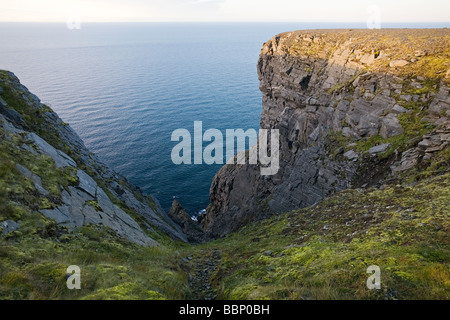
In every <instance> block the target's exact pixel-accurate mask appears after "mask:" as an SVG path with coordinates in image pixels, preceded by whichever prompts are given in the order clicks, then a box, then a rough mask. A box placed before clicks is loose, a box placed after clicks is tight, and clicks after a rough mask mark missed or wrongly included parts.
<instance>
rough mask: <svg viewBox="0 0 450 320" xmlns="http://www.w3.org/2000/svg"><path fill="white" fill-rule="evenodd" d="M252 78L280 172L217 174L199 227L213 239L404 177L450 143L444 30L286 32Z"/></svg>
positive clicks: (447, 35) (449, 44) (448, 42)
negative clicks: (273, 132) (274, 137)
mask: <svg viewBox="0 0 450 320" xmlns="http://www.w3.org/2000/svg"><path fill="white" fill-rule="evenodd" d="M258 74H259V79H260V82H261V85H260V89H261V92H262V95H263V111H262V115H261V128H264V129H279V130H280V135H281V137H280V166H281V168H280V170H279V172H278V174H277V175H275V176H270V177H267V176H266V177H263V176H261V175H260V170H259V168H258V167H257V166H254V165H226V166H225V167H223V168H222V169H221V170H220V171H219V173H218V174H217V175H216V177H215V178H214V181H213V183H212V186H211V195H210V202H211V205H210V206H209V208H208V210H207V214H206V217H205V218H204V219H203V221H202V225H203V228H204V230H205V231H206V232H207V233H208V234H209V235H210V236H213V237H217V236H223V235H225V234H227V233H229V232H231V231H234V230H236V229H238V228H239V227H241V226H243V225H245V224H246V223H248V222H250V221H254V220H259V219H263V218H266V217H268V216H270V215H272V214H275V213H282V212H286V211H289V210H292V209H296V208H301V207H306V206H310V205H313V204H315V203H317V202H319V201H320V200H322V199H323V198H325V197H327V196H329V195H331V194H333V193H335V192H337V191H340V190H343V189H347V188H352V187H367V186H374V185H375V186H380V185H382V184H383V183H385V182H388V181H391V180H392V181H393V180H395V179H400V178H401V173H402V172H404V171H406V170H411V169H414V168H415V167H416V166H418V165H420V164H421V163H422V162H423V160H426V159H430V158H432V157H433V153H435V152H437V151H440V150H442V149H444V148H446V147H447V145H448V144H449V142H450V140H449V139H450V135H449V134H450V121H449V117H450V97H449V87H448V84H449V77H450V31H449V30H447V29H441V30H378V31H373V30H345V31H344V30H334V31H332V30H329V31H327V30H317V31H297V32H289V33H283V34H280V35H278V36H276V37H274V38H272V39H271V40H270V41H268V42H267V43H265V44H264V46H263V49H262V51H261V55H260V59H259V61H258Z"/></svg>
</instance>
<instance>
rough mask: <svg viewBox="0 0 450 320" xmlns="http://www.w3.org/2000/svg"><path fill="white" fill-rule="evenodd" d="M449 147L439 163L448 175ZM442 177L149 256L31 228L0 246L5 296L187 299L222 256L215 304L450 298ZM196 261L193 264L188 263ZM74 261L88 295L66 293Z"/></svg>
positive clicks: (449, 204)
mask: <svg viewBox="0 0 450 320" xmlns="http://www.w3.org/2000/svg"><path fill="white" fill-rule="evenodd" d="M448 150H449V149H447V150H446V151H444V152H442V153H441V155H440V156H441V158H442V161H447V169H448V162H449V161H450V152H449V151H448ZM435 169H436V168H435V167H434V166H430V167H429V168H428V170H425V171H423V172H422V173H421V174H420V177H422V179H421V180H420V181H419V182H414V183H413V184H410V185H404V186H400V185H398V186H388V187H386V188H384V189H380V190H379V189H371V190H347V191H344V192H341V193H339V194H337V195H335V196H333V197H331V198H328V199H326V200H324V201H323V202H321V203H320V204H319V205H317V206H315V207H310V208H306V209H302V210H297V211H294V212H290V213H286V214H283V215H280V216H277V217H273V218H272V219H270V220H268V221H263V222H259V223H255V224H253V225H250V226H248V227H246V228H244V229H243V230H241V231H239V232H237V233H235V234H232V235H230V236H228V237H226V238H224V239H220V240H216V241H214V242H211V243H207V244H204V245H200V246H188V245H182V244H174V243H172V242H169V241H168V242H166V243H165V244H163V245H161V246H160V247H157V248H143V247H139V246H135V245H132V244H130V243H128V242H127V241H125V240H122V239H117V238H116V236H115V235H114V234H112V233H111V232H109V231H108V230H104V229H100V228H94V227H84V228H81V229H79V230H77V231H75V232H73V233H69V232H63V233H62V234H58V232H56V231H55V232H47V233H42V232H38V231H36V230H35V229H33V228H30V229H25V230H22V232H20V233H18V232H16V233H12V234H10V235H9V236H8V237H6V238H5V237H3V238H1V239H0V258H1V259H0V297H1V298H6V299H11V298H13V299H160V298H166V299H190V298H192V297H193V294H192V290H191V288H189V285H188V275H189V273H192V271H193V267H194V265H195V264H196V263H197V260H196V259H202V258H203V257H202V255H207V254H208V252H210V251H211V250H213V249H217V250H220V251H221V253H222V254H221V255H222V260H221V261H220V262H219V264H218V268H217V270H216V271H215V272H214V273H213V274H212V277H211V282H212V286H213V288H214V289H216V291H217V293H218V298H224V299H385V298H388V299H389V298H398V299H449V298H450V269H449V261H450V247H449V219H448V218H449V208H450V173H448V172H447V173H442V172H441V173H440V174H438V175H436V171H435ZM439 170H440V171H442V168H441V167H440V169H439ZM424 173H426V174H424ZM418 176H419V175H414V176H413V177H410V179H411V180H415V177H418ZM426 176H429V177H426ZM424 177H426V178H424ZM430 200H432V201H430ZM47 223H48V221H47ZM53 228H56V227H55V226H53ZM27 230H28V231H27ZM200 250H202V251H200ZM200 252H201V254H200ZM189 255H193V256H194V260H193V261H191V262H186V261H187V260H185V262H182V258H183V257H187V256H189ZM73 264H75V265H78V266H80V267H81V270H82V290H78V291H70V290H67V289H66V287H65V270H66V268H67V267H68V266H69V265H73ZM369 265H378V266H380V268H381V272H382V280H381V282H382V290H380V291H370V290H368V289H367V288H366V280H367V278H368V276H369V275H368V274H366V269H367V267H368V266H369Z"/></svg>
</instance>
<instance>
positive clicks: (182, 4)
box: [0, 0, 450, 23]
mask: <svg viewBox="0 0 450 320" xmlns="http://www.w3.org/2000/svg"><path fill="white" fill-rule="evenodd" d="M374 8H375V9H374ZM374 10H375V11H374ZM374 12H379V15H380V18H381V22H383V21H384V22H390V23H392V22H394V23H395V22H399V23H401V22H448V21H450V18H449V17H450V1H449V0H429V1H424V0H400V1H399V0H397V1H394V0H341V1H337V0H310V1H301V0H39V1H36V0H0V22H22V21H30V22H31V21H32V22H63V21H67V20H68V19H73V17H74V16H76V17H77V18H79V20H80V21H82V22H137V21H139V22H141V21H142V22H151V21H155V22H159V21H217V22H221V21H277V22H282V21H286V22H288V21H289V22H364V21H367V20H368V19H369V18H370V16H371V15H373V14H374Z"/></svg>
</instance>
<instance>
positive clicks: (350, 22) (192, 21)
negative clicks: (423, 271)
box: [0, 20, 450, 28]
mask: <svg viewBox="0 0 450 320" xmlns="http://www.w3.org/2000/svg"><path fill="white" fill-rule="evenodd" d="M66 22H67V21H66V20H64V21H63V20H61V21H32V20H31V21H0V23H66ZM82 23H342V24H344V23H349V24H359V23H361V24H366V21H277V20H274V21H256V20H255V21H253V20H250V21H248V20H242V21H241V20H236V21H235V20H226V21H195V20H186V21H176V20H164V21H82ZM401 23H417V24H420V23H435V24H438V23H448V24H449V27H450V20H449V21H400V22H399V21H386V22H382V24H401ZM444 28H446V27H444Z"/></svg>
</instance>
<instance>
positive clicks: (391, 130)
mask: <svg viewBox="0 0 450 320" xmlns="http://www.w3.org/2000/svg"><path fill="white" fill-rule="evenodd" d="M404 131H405V130H404V129H403V127H402V126H401V124H400V122H399V121H398V118H397V116H396V115H395V114H389V115H387V116H386V117H384V118H383V119H382V120H381V129H380V135H381V136H382V137H383V139H388V138H390V137H393V136H397V135H399V134H402V133H403V132H404Z"/></svg>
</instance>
